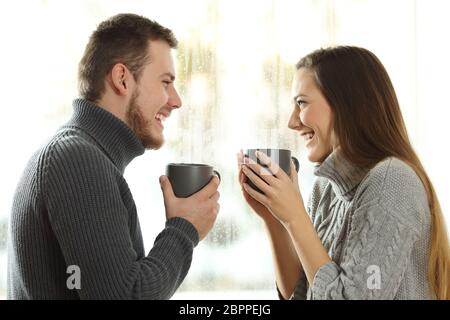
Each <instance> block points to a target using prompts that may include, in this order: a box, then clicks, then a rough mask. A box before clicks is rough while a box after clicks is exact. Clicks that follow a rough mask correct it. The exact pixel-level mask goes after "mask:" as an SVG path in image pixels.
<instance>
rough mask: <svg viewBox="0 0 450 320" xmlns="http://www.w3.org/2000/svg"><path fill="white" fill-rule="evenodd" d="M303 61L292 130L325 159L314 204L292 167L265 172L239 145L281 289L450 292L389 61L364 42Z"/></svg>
mask: <svg viewBox="0 0 450 320" xmlns="http://www.w3.org/2000/svg"><path fill="white" fill-rule="evenodd" d="M296 68H297V71H296V74H295V77H294V81H293V96H294V98H293V102H294V104H295V106H294V110H293V112H292V115H291V118H290V120H289V128H291V129H293V130H295V131H298V132H299V134H300V135H301V136H303V137H304V138H305V140H306V149H307V156H308V159H309V160H310V161H312V162H315V163H317V166H316V169H315V175H316V176H317V179H316V181H315V183H314V186H313V190H312V193H311V197H310V199H309V201H308V204H307V206H306V207H305V205H304V202H303V198H302V195H301V193H300V190H299V186H298V176H297V173H296V171H295V170H294V169H291V172H290V177H289V176H288V175H287V174H285V173H284V172H283V171H282V170H274V172H275V175H274V176H272V175H267V174H261V175H257V174H256V173H258V172H261V170H263V168H261V167H260V166H259V165H258V164H255V163H254V162H253V163H245V164H244V163H243V155H242V151H241V153H240V154H238V157H239V163H240V174H239V177H240V179H239V181H240V183H241V186H242V192H243V195H244V198H245V199H246V201H247V203H248V204H249V205H250V206H251V207H252V209H253V210H254V211H255V212H256V213H257V214H258V215H259V216H260V217H261V218H262V219H263V220H264V222H265V226H266V228H267V232H268V235H269V238H270V242H271V245H272V252H273V259H274V264H275V272H276V281H277V288H278V290H279V295H280V298H284V299H287V298H291V299H449V298H450V281H449V276H450V271H449V266H450V254H449V243H448V238H447V234H446V228H445V222H444V219H443V215H442V212H441V209H440V206H439V202H438V199H437V197H436V193H435V191H434V189H433V186H432V184H431V182H430V180H429V178H428V176H427V174H426V172H425V170H424V168H423V166H422V164H421V163H420V160H419V158H418V157H417V155H416V154H415V152H414V150H413V148H412V146H411V143H410V141H409V139H408V135H407V132H406V128H405V124H404V122H403V118H402V115H401V111H400V107H399V104H398V101H397V97H396V94H395V92H394V88H393V86H392V83H391V81H390V79H389V76H388V74H387V72H386V70H385V69H384V67H383V65H382V64H381V62H380V61H379V60H378V59H377V57H376V56H375V55H374V54H373V53H371V52H370V51H368V50H366V49H362V48H357V47H334V48H329V49H321V50H317V51H315V52H313V53H311V54H309V55H307V56H306V57H304V58H303V59H301V60H300V61H299V62H298V64H297V65H296ZM257 157H258V158H259V159H260V160H261V161H262V163H264V164H267V165H269V167H270V168H275V169H277V166H276V164H272V163H270V161H271V160H270V158H268V157H267V156H265V155H264V154H257ZM291 167H292V168H293V166H291ZM248 179H249V180H251V181H252V182H253V183H254V184H255V185H256V186H257V187H258V188H259V189H260V190H262V191H263V193H264V194H261V193H258V192H256V191H255V190H254V189H252V188H251V187H250V186H249V185H248V184H247V183H246V181H247V180H248Z"/></svg>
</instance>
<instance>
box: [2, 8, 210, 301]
mask: <svg viewBox="0 0 450 320" xmlns="http://www.w3.org/2000/svg"><path fill="white" fill-rule="evenodd" d="M176 45H177V40H176V39H175V37H174V36H173V34H172V32H171V31H170V30H169V29H166V28H164V27H162V26H161V25H159V24H158V23H156V22H154V21H150V20H148V19H146V18H144V17H141V16H137V15H132V14H120V15H117V16H114V17H112V18H110V19H108V20H107V21H104V22H103V23H101V24H100V25H99V26H98V28H97V30H96V31H95V32H94V33H93V34H92V36H91V38H90V40H89V43H88V44H87V47H86V50H85V53H84V56H83V58H82V60H81V62H80V65H79V84H80V95H81V97H82V99H77V100H75V101H74V103H73V107H74V113H73V116H72V119H71V120H70V121H69V122H68V123H67V124H66V125H64V126H63V127H62V128H61V129H60V130H59V131H58V132H57V133H56V135H55V136H54V137H53V138H52V139H51V140H50V142H48V143H47V144H46V145H45V146H44V147H43V148H41V149H40V150H38V151H37V152H36V153H35V154H34V155H33V157H32V158H31V160H30V162H29V163H28V165H27V168H26V169H25V172H24V174H23V177H22V179H21V181H20V182H19V185H18V187H17V190H16V194H15V198H14V202H13V208H12V215H11V225H10V241H9V252H8V257H9V259H8V260H9V264H8V266H9V271H8V298H10V299H168V298H170V297H171V296H172V295H173V293H174V292H175V290H176V289H177V288H178V287H179V286H180V284H181V282H182V281H183V279H184V278H185V276H186V274H187V271H188V270H189V267H190V264H191V259H192V252H193V249H194V247H195V246H196V245H197V243H198V241H199V240H202V239H203V238H204V237H205V236H206V235H207V233H208V232H209V230H210V229H211V228H212V226H213V224H214V221H215V219H216V215H217V213H218V211H219V204H218V199H219V192H218V191H217V188H218V185H219V180H218V178H217V177H215V178H213V179H212V180H211V182H210V183H209V184H208V185H207V186H205V188H203V189H202V190H200V191H199V192H198V193H196V194H194V195H193V196H191V197H189V198H185V199H181V198H176V197H175V196H174V194H173V192H172V188H171V185H170V182H169V181H168V179H167V177H165V176H162V177H161V178H160V183H161V188H162V192H163V196H164V204H165V209H166V217H167V221H166V226H165V229H164V230H162V232H161V233H160V234H159V235H158V237H157V238H156V240H155V243H154V246H153V248H152V249H151V251H150V252H149V253H148V254H147V255H146V254H145V252H144V247H143V241H142V236H141V230H140V226H139V220H138V216H137V213H136V207H135V203H134V201H133V198H132V195H131V192H130V190H129V188H128V186H127V183H126V181H125V179H124V178H123V173H124V170H125V167H126V166H127V165H128V164H129V163H130V161H131V160H133V158H135V157H137V156H139V155H142V154H143V153H144V151H145V149H158V148H160V147H161V145H162V144H163V142H164V136H163V129H164V128H163V122H164V120H165V119H166V118H168V117H169V116H170V114H171V112H172V111H174V110H175V109H178V108H180V107H181V100H180V97H179V96H178V93H177V91H176V90H175V87H174V80H175V71H174V64H173V60H172V56H171V51H172V50H171V49H173V48H176ZM146 214H149V213H146Z"/></svg>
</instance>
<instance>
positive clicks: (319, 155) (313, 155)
mask: <svg viewBox="0 0 450 320" xmlns="http://www.w3.org/2000/svg"><path fill="white" fill-rule="evenodd" d="M328 155H329V152H322V150H317V149H316V148H311V149H308V151H307V154H306V157H307V158H308V160H309V161H310V162H318V163H321V162H323V161H324V160H325V159H326V158H327V157H328Z"/></svg>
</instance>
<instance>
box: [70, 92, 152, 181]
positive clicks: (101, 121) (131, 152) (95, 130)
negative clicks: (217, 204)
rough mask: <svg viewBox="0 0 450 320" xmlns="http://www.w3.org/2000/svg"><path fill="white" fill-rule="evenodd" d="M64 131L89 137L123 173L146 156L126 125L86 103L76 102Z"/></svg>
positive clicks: (94, 105) (140, 143) (83, 100)
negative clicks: (136, 158)
mask: <svg viewBox="0 0 450 320" xmlns="http://www.w3.org/2000/svg"><path fill="white" fill-rule="evenodd" d="M65 127H76V128H79V129H80V130H82V131H84V132H86V133H87V134H89V135H90V136H91V137H92V138H93V139H94V140H95V141H96V142H97V143H98V144H99V145H100V146H101V147H102V148H103V150H104V151H105V152H106V153H107V155H108V157H109V158H110V159H111V160H112V161H113V163H114V164H115V165H116V167H117V168H118V169H119V170H120V171H121V172H122V173H123V172H124V171H125V168H126V166H127V165H128V164H129V163H130V162H131V161H132V160H133V159H134V158H135V157H137V156H140V155H142V154H143V153H144V152H145V148H144V146H143V145H142V142H141V141H140V140H139V138H138V137H137V136H136V134H135V133H134V132H133V131H132V130H131V129H130V127H128V125H127V124H126V123H124V122H123V121H122V120H120V119H119V118H117V117H116V116H114V115H113V114H112V113H110V112H108V111H106V110H104V109H103V108H101V107H99V106H97V105H96V104H94V103H93V102H90V101H88V100H85V99H75V100H74V102H73V115H72V118H71V119H70V120H69V122H68V123H66V125H65Z"/></svg>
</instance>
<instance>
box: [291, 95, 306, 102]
mask: <svg viewBox="0 0 450 320" xmlns="http://www.w3.org/2000/svg"><path fill="white" fill-rule="evenodd" d="M300 97H304V98H308V96H307V95H306V94H298V95H296V96H295V97H294V98H293V99H292V100H294V101H296V100H297V99H298V98H300Z"/></svg>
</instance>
